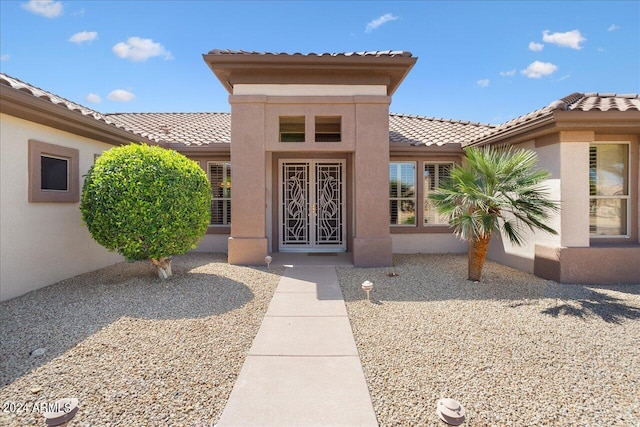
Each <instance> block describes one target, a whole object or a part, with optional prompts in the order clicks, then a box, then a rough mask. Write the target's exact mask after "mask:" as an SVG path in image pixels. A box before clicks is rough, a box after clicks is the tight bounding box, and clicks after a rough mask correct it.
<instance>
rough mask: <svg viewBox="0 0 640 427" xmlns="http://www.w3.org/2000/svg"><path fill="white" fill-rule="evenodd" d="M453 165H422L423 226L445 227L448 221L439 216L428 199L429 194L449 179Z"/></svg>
mask: <svg viewBox="0 0 640 427" xmlns="http://www.w3.org/2000/svg"><path fill="white" fill-rule="evenodd" d="M452 168H453V163H425V164H424V225H446V224H448V221H447V219H446V218H445V217H443V216H442V215H440V214H439V213H438V211H437V210H436V208H435V207H434V205H433V202H432V201H431V200H430V199H429V194H431V193H432V192H433V191H435V190H436V189H438V188H439V187H440V183H442V182H444V181H445V180H447V179H449V176H450V173H451V169H452Z"/></svg>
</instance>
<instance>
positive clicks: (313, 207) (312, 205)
mask: <svg viewBox="0 0 640 427" xmlns="http://www.w3.org/2000/svg"><path fill="white" fill-rule="evenodd" d="M311 211H312V212H313V216H316V204H315V203H313V204H311Z"/></svg>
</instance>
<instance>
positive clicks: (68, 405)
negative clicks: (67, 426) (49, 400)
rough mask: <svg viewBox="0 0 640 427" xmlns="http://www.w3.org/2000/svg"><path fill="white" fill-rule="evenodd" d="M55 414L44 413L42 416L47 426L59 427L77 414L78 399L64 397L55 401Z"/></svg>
mask: <svg viewBox="0 0 640 427" xmlns="http://www.w3.org/2000/svg"><path fill="white" fill-rule="evenodd" d="M56 408H57V409H58V410H57V411H55V412H45V413H43V414H42V416H43V417H44V421H45V423H47V425H48V426H59V425H61V424H64V423H66V422H67V421H69V420H70V419H71V418H73V417H74V415H75V414H76V413H77V412H78V399H76V398H75V397H66V398H64V399H60V400H57V401H56Z"/></svg>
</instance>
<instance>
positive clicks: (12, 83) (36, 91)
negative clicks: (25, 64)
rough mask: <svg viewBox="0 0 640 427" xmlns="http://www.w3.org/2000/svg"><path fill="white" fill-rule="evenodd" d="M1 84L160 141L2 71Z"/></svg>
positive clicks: (0, 75) (0, 74)
mask: <svg viewBox="0 0 640 427" xmlns="http://www.w3.org/2000/svg"><path fill="white" fill-rule="evenodd" d="M0 85H4V86H7V87H10V88H12V89H15V90H19V91H21V92H24V93H27V94H29V95H31V96H33V97H35V98H38V99H42V100H44V101H47V102H50V103H51V104H54V105H57V106H59V107H61V108H66V109H68V110H71V111H74V112H76V113H78V114H81V115H83V116H85V117H88V118H91V119H94V120H98V121H100V122H104V123H107V124H109V125H111V126H115V127H117V128H119V129H122V130H125V131H127V132H130V133H133V134H136V135H138V136H142V137H144V138H147V139H150V140H153V141H156V142H159V141H158V140H157V139H155V138H153V136H152V135H149V134H148V133H146V132H144V131H141V132H137V131H135V130H133V129H131V128H128V127H127V126H125V125H124V124H122V123H116V122H113V121H112V120H110V119H109V118H108V117H107V116H105V115H104V114H101V113H99V112H97V111H95V110H92V109H91V108H87V107H85V106H83V105H80V104H76V103H75V102H72V101H69V100H68V99H65V98H62V97H61V96H58V95H55V94H53V93H51V92H47V91H46V90H43V89H40V88H39V87H36V86H33V85H30V84H29V83H25V82H23V81H21V80H18V79H16V78H15V77H11V76H9V75H7V74H4V73H0Z"/></svg>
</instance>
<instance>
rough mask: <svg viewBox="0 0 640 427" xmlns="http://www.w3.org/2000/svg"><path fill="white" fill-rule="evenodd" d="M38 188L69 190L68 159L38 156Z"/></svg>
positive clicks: (43, 189)
mask: <svg viewBox="0 0 640 427" xmlns="http://www.w3.org/2000/svg"><path fill="white" fill-rule="evenodd" d="M40 189H41V190H42V191H69V159H60V158H58V157H50V156H45V155H41V156H40Z"/></svg>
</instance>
